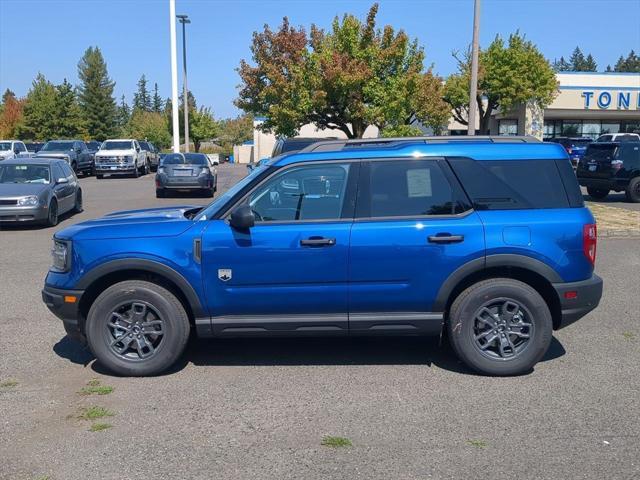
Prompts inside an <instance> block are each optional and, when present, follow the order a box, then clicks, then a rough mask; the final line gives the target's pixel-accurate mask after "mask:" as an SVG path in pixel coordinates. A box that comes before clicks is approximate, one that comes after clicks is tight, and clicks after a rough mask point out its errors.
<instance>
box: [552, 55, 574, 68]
mask: <svg viewBox="0 0 640 480" xmlns="http://www.w3.org/2000/svg"><path fill="white" fill-rule="evenodd" d="M553 69H554V70H555V71H556V72H568V71H570V70H571V64H570V63H569V62H567V61H566V60H565V59H564V57H560V60H556V61H554V62H553Z"/></svg>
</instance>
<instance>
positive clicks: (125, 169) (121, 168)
mask: <svg viewBox="0 0 640 480" xmlns="http://www.w3.org/2000/svg"><path fill="white" fill-rule="evenodd" d="M95 168H96V173H100V174H109V173H131V172H135V170H136V166H135V164H133V163H130V164H129V163H128V164H123V165H100V164H98V163H96V164H95Z"/></svg>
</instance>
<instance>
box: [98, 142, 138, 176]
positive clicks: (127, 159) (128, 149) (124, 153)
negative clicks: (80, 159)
mask: <svg viewBox="0 0 640 480" xmlns="http://www.w3.org/2000/svg"><path fill="white" fill-rule="evenodd" d="M95 165H96V178H97V179H101V178H103V177H104V175H113V174H116V175H118V174H128V175H133V176H134V177H138V176H140V175H146V174H147V173H149V161H148V159H147V152H145V151H144V150H142V149H141V148H140V144H139V143H138V141H137V140H134V139H116V140H106V141H105V142H104V143H103V144H102V145H101V146H100V150H98V151H97V153H96V159H95Z"/></svg>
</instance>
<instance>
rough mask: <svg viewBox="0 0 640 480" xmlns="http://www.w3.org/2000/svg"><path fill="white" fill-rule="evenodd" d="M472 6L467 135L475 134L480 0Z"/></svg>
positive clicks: (476, 0)
mask: <svg viewBox="0 0 640 480" xmlns="http://www.w3.org/2000/svg"><path fill="white" fill-rule="evenodd" d="M473 3H474V6H473V42H472V43H471V81H470V82H469V125H468V128H467V135H475V134H476V116H477V111H478V104H477V101H476V97H477V96H478V49H479V45H478V43H479V42H478V34H479V32H480V0H474V2H473Z"/></svg>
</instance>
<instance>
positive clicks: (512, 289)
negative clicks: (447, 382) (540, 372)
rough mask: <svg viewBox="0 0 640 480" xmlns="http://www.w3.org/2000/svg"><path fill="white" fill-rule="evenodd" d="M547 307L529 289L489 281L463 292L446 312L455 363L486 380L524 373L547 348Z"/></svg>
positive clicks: (515, 282) (549, 331) (549, 326)
mask: <svg viewBox="0 0 640 480" xmlns="http://www.w3.org/2000/svg"><path fill="white" fill-rule="evenodd" d="M552 325H553V323H552V319H551V313H550V311H549V307H548V306H547V304H546V302H545V301H544V299H543V298H542V297H541V296H540V294H539V293H538V292H537V291H536V290H535V289H534V288H533V287H531V286H530V285H528V284H526V283H523V282H520V281H518V280H513V279H510V278H493V279H489V280H484V281H481V282H478V283H476V284H474V285H472V286H470V287H469V288H467V289H466V290H464V291H463V292H462V293H461V294H460V295H459V296H458V297H457V298H456V299H455V301H454V302H453V304H452V305H451V309H450V312H449V319H448V323H447V326H448V334H449V339H450V341H451V344H452V346H453V349H454V350H455V352H456V354H457V355H458V357H459V358H460V359H461V360H462V361H463V362H464V363H465V364H466V365H467V366H469V367H470V368H472V369H474V370H476V371H478V372H480V373H483V374H485V375H520V374H523V373H527V372H529V371H530V370H531V368H533V366H534V365H535V364H536V363H537V362H538V361H539V360H540V359H541V358H542V356H543V355H544V354H545V353H546V351H547V349H548V348H549V345H550V343H551V337H552Z"/></svg>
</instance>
